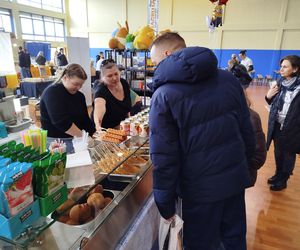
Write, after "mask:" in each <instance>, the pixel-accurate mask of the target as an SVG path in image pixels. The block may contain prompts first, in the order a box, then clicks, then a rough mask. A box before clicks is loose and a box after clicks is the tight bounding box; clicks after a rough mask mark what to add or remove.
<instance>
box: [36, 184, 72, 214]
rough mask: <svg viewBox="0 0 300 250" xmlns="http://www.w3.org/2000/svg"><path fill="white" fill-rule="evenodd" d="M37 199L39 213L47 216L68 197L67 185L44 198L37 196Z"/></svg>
mask: <svg viewBox="0 0 300 250" xmlns="http://www.w3.org/2000/svg"><path fill="white" fill-rule="evenodd" d="M38 199H39V203H40V212H41V215H42V216H47V215H49V214H51V213H52V212H53V211H54V210H55V209H56V208H58V207H59V206H60V205H61V204H63V203H64V202H65V201H66V200H67V199H68V189H67V185H66V184H65V185H64V186H63V187H61V188H60V189H59V190H57V191H56V192H54V193H53V194H51V195H49V196H47V197H45V198H42V197H39V198H38Z"/></svg>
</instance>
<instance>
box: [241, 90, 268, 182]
mask: <svg viewBox="0 0 300 250" xmlns="http://www.w3.org/2000/svg"><path fill="white" fill-rule="evenodd" d="M244 93H245V97H246V101H247V104H248V107H249V111H250V119H251V124H252V127H253V131H254V134H255V141H256V145H255V152H254V155H253V157H252V159H251V161H250V162H249V164H248V165H249V172H250V178H251V187H253V186H254V185H255V182H256V179H257V170H258V169H260V168H261V167H262V166H263V165H264V163H265V161H266V157H267V148H266V138H265V134H264V131H263V129H262V126H261V119H260V116H259V114H258V113H257V112H255V111H254V110H253V109H251V108H250V106H251V102H250V100H249V97H248V95H247V92H246V90H244Z"/></svg>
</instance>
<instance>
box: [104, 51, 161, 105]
mask: <svg viewBox="0 0 300 250" xmlns="http://www.w3.org/2000/svg"><path fill="white" fill-rule="evenodd" d="M105 55H106V58H112V59H114V60H115V61H116V63H117V65H118V67H119V69H120V70H121V71H122V72H123V76H124V78H125V79H126V80H127V81H128V83H129V84H130V87H131V88H132V90H134V91H135V92H136V93H137V94H138V95H140V96H142V97H143V105H144V107H146V106H148V101H147V97H151V96H152V91H151V90H150V89H149V88H148V85H149V83H150V82H151V81H152V76H153V73H154V70H155V67H153V65H151V60H150V59H149V50H135V49H134V50H106V51H105ZM137 81H138V82H137Z"/></svg>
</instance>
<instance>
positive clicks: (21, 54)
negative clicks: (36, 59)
mask: <svg viewBox="0 0 300 250" xmlns="http://www.w3.org/2000/svg"><path fill="white" fill-rule="evenodd" d="M19 66H20V67H21V68H24V67H29V66H30V65H29V66H28V65H27V63H26V54H25V52H24V51H23V50H22V51H20V52H19Z"/></svg>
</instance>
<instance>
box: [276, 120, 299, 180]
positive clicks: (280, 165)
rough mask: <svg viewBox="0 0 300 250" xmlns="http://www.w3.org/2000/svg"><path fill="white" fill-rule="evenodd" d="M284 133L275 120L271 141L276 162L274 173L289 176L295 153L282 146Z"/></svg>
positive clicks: (294, 160) (291, 171) (293, 165)
mask: <svg viewBox="0 0 300 250" xmlns="http://www.w3.org/2000/svg"><path fill="white" fill-rule="evenodd" d="M283 139H284V134H283V133H282V131H281V130H280V123H278V122H275V127H274V132H273V141H274V156H275V162H276V174H281V175H284V176H287V177H288V176H290V175H291V174H292V173H293V170H294V168H295V162H296V154H295V153H291V152H288V151H287V150H286V149H285V147H284V142H283Z"/></svg>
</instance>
